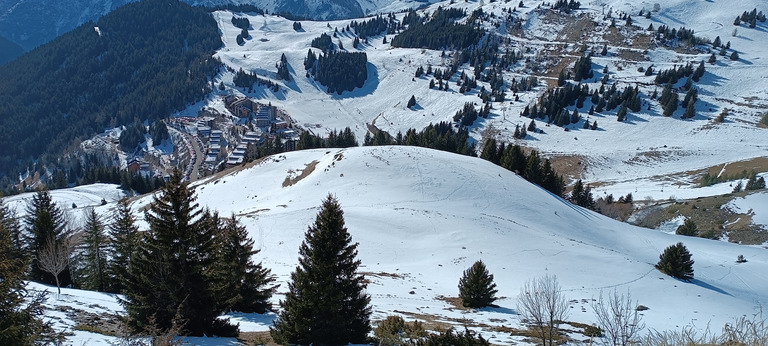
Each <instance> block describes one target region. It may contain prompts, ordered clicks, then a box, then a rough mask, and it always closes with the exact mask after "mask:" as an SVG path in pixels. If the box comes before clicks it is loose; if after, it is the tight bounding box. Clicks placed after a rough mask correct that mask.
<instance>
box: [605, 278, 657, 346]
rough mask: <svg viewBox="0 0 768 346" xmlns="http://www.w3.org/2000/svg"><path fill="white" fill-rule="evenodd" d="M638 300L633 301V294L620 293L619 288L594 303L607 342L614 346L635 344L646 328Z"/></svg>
mask: <svg viewBox="0 0 768 346" xmlns="http://www.w3.org/2000/svg"><path fill="white" fill-rule="evenodd" d="M636 307H637V302H636V301H632V296H631V295H630V294H629V292H627V294H626V295H624V294H619V292H618V291H617V290H614V291H613V292H612V293H609V294H608V296H607V297H605V298H604V297H603V292H602V291H601V292H600V298H599V299H598V300H597V302H593V303H592V310H594V311H595V316H596V317H597V323H598V324H599V325H600V328H602V329H603V332H604V333H605V338H606V339H607V340H606V343H607V344H608V345H612V346H626V345H631V344H635V341H636V340H634V339H635V337H636V336H637V334H638V333H639V332H640V331H641V330H642V329H643V328H645V324H644V323H642V321H641V319H642V317H641V316H640V314H639V313H638V312H637V309H636Z"/></svg>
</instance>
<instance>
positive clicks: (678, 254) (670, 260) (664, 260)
mask: <svg viewBox="0 0 768 346" xmlns="http://www.w3.org/2000/svg"><path fill="white" fill-rule="evenodd" d="M656 269H658V270H659V271H660V272H662V273H664V274H667V275H669V276H672V277H675V278H678V279H680V280H683V281H690V280H693V260H692V259H691V253H690V252H688V249H687V248H686V247H685V245H683V243H677V244H676V245H670V246H669V247H667V248H666V249H664V252H663V253H662V254H661V255H659V263H657V264H656Z"/></svg>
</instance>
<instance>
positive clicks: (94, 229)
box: [81, 208, 108, 292]
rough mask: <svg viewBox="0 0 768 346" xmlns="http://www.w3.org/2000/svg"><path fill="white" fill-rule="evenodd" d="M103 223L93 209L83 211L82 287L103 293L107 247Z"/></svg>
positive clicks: (105, 278) (105, 287) (106, 283)
mask: <svg viewBox="0 0 768 346" xmlns="http://www.w3.org/2000/svg"><path fill="white" fill-rule="evenodd" d="M104 228H105V227H104V222H102V220H101V217H100V216H99V214H97V213H96V211H95V210H94V209H93V208H88V209H86V211H85V226H84V227H83V233H85V236H84V237H83V244H82V245H83V246H82V251H81V253H82V257H83V260H82V263H81V264H82V272H83V284H82V287H83V288H84V289H87V290H92V291H99V292H104V291H106V290H107V288H108V275H107V251H108V249H107V246H108V239H107V235H106V234H105V232H104Z"/></svg>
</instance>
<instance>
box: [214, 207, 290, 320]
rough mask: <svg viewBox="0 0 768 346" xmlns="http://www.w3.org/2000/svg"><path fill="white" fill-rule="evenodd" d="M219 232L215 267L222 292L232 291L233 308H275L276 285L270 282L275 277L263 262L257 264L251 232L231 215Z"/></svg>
mask: <svg viewBox="0 0 768 346" xmlns="http://www.w3.org/2000/svg"><path fill="white" fill-rule="evenodd" d="M219 229H220V232H219V233H217V235H216V239H217V243H218V244H217V245H218V246H217V248H218V249H219V253H218V256H219V258H218V259H217V261H216V266H218V267H217V268H216V269H219V270H220V271H219V272H218V273H217V275H219V276H218V277H219V278H220V280H216V281H217V282H219V283H221V284H222V285H221V287H222V288H224V289H226V290H227V291H226V292H223V293H222V294H232V297H231V299H232V301H231V304H229V305H231V309H232V310H235V311H240V312H245V313H252V312H256V313H260V314H263V313H265V312H267V310H270V309H271V308H272V305H271V304H270V303H269V299H270V298H271V297H272V294H273V293H274V291H275V289H276V288H277V286H275V285H271V284H272V283H273V282H274V281H275V277H274V276H273V275H272V274H271V271H270V270H269V269H266V268H264V267H262V265H261V263H258V264H254V263H253V261H252V257H253V256H254V255H256V254H258V253H259V250H254V249H253V244H254V241H253V240H252V239H250V238H248V231H247V230H246V229H245V227H244V226H243V225H242V224H240V221H238V220H237V219H236V218H235V215H232V216H231V217H229V218H228V219H225V220H223V225H221V226H220V227H219Z"/></svg>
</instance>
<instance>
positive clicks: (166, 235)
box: [123, 170, 237, 336]
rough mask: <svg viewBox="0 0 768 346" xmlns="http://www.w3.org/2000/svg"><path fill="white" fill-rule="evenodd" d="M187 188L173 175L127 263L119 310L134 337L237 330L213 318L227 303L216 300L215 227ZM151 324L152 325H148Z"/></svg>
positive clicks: (157, 197) (156, 200) (226, 333)
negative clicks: (151, 331) (162, 332)
mask: <svg viewBox="0 0 768 346" xmlns="http://www.w3.org/2000/svg"><path fill="white" fill-rule="evenodd" d="M196 199H197V198H196V196H195V194H194V190H192V189H191V188H190V187H189V183H187V182H182V181H181V172H180V171H178V170H174V172H173V173H172V174H171V178H170V181H168V182H167V183H166V185H165V186H164V187H163V189H162V190H161V191H160V193H159V194H158V195H155V197H154V199H153V201H152V203H151V204H150V207H149V211H147V213H146V214H145V218H146V220H147V223H148V224H149V230H147V231H146V232H145V233H144V241H143V242H142V244H141V246H140V248H139V250H138V251H137V253H136V255H135V256H133V257H132V258H131V262H130V264H129V266H128V280H126V283H125V284H126V288H125V290H124V292H125V300H124V301H123V305H124V306H125V309H126V311H127V313H128V318H129V321H128V324H129V326H130V327H131V328H132V329H133V330H134V331H137V332H143V331H146V330H147V329H148V328H157V329H159V330H169V329H171V328H173V327H175V326H179V325H180V326H181V330H182V333H184V334H186V335H203V334H205V335H218V336H231V335H233V334H234V333H236V332H237V328H236V327H231V326H228V325H227V322H224V321H220V320H217V319H216V318H217V317H218V316H219V315H220V314H221V313H222V312H223V311H224V310H225V309H226V308H228V306H227V301H225V299H223V298H221V297H218V296H216V292H217V291H216V290H215V285H216V284H217V282H215V275H212V273H210V272H209V271H208V269H209V268H211V267H213V265H214V262H213V260H214V258H215V256H214V252H215V251H216V250H217V249H215V247H214V234H215V232H216V229H215V227H211V225H212V224H215V223H214V222H211V221H210V218H211V217H212V216H211V215H210V214H209V213H207V212H206V213H205V214H204V215H202V216H201V214H202V211H200V210H199V206H198V204H197V203H195V201H196ZM152 322H154V324H155V325H152Z"/></svg>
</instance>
